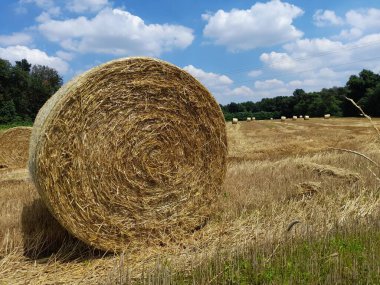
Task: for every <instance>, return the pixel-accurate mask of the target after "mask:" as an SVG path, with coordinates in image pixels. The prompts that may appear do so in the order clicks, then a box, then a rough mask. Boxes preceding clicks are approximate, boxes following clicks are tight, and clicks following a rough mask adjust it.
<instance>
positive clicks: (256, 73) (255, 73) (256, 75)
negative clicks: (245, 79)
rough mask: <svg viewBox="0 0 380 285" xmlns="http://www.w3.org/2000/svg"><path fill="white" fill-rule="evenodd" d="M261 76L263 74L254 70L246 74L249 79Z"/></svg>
mask: <svg viewBox="0 0 380 285" xmlns="http://www.w3.org/2000/svg"><path fill="white" fill-rule="evenodd" d="M261 74H263V72H262V71H261V70H258V69H254V70H251V71H250V72H248V76H249V77H258V76H260V75H261Z"/></svg>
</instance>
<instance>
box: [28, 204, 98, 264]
mask: <svg viewBox="0 0 380 285" xmlns="http://www.w3.org/2000/svg"><path fill="white" fill-rule="evenodd" d="M21 223H22V233H23V244H24V256H25V257H28V258H30V259H32V260H35V261H37V262H45V261H46V262H47V261H48V260H50V259H52V258H53V259H54V260H58V261H61V262H70V261H74V260H75V261H78V260H88V259H92V258H97V257H102V256H104V255H105V254H106V253H105V252H103V251H100V250H97V249H94V248H93V247H90V246H88V245H87V244H85V243H83V242H82V241H80V240H78V239H77V238H75V237H74V236H72V235H71V234H70V233H69V232H68V231H67V230H66V229H64V228H63V227H62V226H61V225H60V224H59V223H58V222H57V220H56V219H55V218H54V217H53V216H52V215H51V214H50V212H49V210H48V209H47V207H46V206H45V204H44V203H43V201H42V200H41V198H38V199H35V200H34V201H33V202H32V203H31V204H30V205H26V206H24V208H23V210H22V217H21Z"/></svg>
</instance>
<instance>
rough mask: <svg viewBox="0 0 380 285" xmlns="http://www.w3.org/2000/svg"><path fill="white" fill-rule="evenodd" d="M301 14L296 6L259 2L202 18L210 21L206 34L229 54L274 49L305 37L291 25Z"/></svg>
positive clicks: (220, 11) (278, 0)
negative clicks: (226, 49)
mask: <svg viewBox="0 0 380 285" xmlns="http://www.w3.org/2000/svg"><path fill="white" fill-rule="evenodd" d="M302 14H303V11H302V10H301V9H300V8H298V7H297V6H294V5H291V4H289V3H285V2H281V1H280V0H272V1H270V2H267V3H260V2H258V3H256V4H255V5H253V6H252V7H251V8H250V9H248V10H238V9H232V10H231V11H230V12H225V11H224V10H219V11H217V12H216V13H215V14H205V15H202V18H203V19H204V20H206V21H207V24H206V26H205V28H204V29H203V35H204V36H205V37H207V38H210V39H212V40H213V42H214V43H215V44H216V45H223V46H226V47H227V48H228V50H230V51H239V50H250V49H254V48H257V47H267V46H273V45H276V44H281V43H285V42H288V41H291V40H294V39H297V38H300V37H301V36H302V35H303V33H302V32H301V31H299V30H297V29H296V28H295V27H294V26H293V25H292V22H293V19H295V18H297V17H299V16H300V15H302Z"/></svg>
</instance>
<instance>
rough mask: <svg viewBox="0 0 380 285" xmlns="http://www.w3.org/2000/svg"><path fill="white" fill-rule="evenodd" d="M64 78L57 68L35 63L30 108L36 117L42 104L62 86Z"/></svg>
mask: <svg viewBox="0 0 380 285" xmlns="http://www.w3.org/2000/svg"><path fill="white" fill-rule="evenodd" d="M61 85H62V78H61V77H60V75H59V74H58V72H57V71H56V70H55V69H52V68H50V67H47V66H42V65H34V66H33V67H32V70H31V72H30V90H29V96H28V98H29V102H28V103H29V108H30V116H31V117H32V118H33V119H34V118H35V116H36V115H37V113H38V110H39V109H40V108H41V107H42V105H43V104H44V103H45V102H46V101H47V100H48V99H49V98H50V97H51V96H52V95H53V94H54V93H55V92H56V91H57V90H58V89H59V88H60V87H61Z"/></svg>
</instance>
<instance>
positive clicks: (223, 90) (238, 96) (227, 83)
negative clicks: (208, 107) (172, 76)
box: [183, 65, 254, 104]
mask: <svg viewBox="0 0 380 285" xmlns="http://www.w3.org/2000/svg"><path fill="white" fill-rule="evenodd" d="M183 69H184V70H186V71H187V72H189V73H190V74H191V75H193V76H194V77H195V78H197V79H198V80H199V81H200V82H201V83H202V84H204V85H205V86H206V87H207V88H208V89H209V90H210V92H211V93H212V94H213V95H214V96H215V98H216V99H217V101H218V102H219V103H221V104H226V103H229V102H231V101H247V100H252V99H253V96H254V92H253V91H252V89H251V88H249V87H247V86H245V85H241V86H237V87H234V81H233V80H232V79H231V78H229V77H228V76H227V75H223V74H217V73H213V72H206V71H204V70H202V69H200V68H197V67H195V66H193V65H187V66H185V67H184V68H183Z"/></svg>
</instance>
